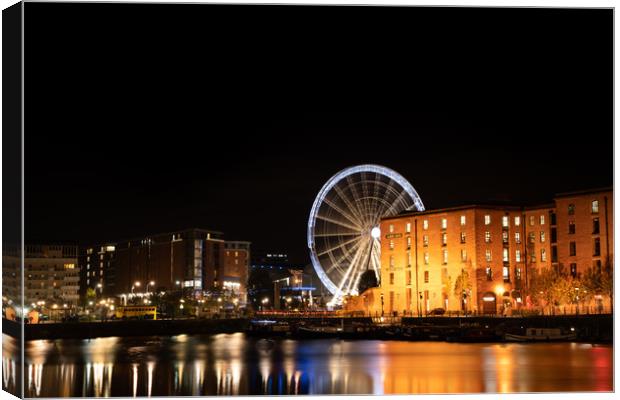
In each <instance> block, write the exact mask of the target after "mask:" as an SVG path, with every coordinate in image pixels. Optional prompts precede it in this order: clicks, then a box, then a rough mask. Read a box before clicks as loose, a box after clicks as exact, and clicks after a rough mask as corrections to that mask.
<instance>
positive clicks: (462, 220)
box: [461, 215, 465, 226]
mask: <svg viewBox="0 0 620 400" xmlns="http://www.w3.org/2000/svg"><path fill="white" fill-rule="evenodd" d="M461 226H465V216H464V215H461Z"/></svg>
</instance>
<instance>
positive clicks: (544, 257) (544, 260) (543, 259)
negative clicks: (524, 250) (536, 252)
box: [540, 249, 547, 262]
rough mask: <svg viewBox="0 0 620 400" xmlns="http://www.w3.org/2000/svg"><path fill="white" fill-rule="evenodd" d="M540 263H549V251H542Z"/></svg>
mask: <svg viewBox="0 0 620 400" xmlns="http://www.w3.org/2000/svg"><path fill="white" fill-rule="evenodd" d="M540 261H542V262H546V261H547V250H545V249H540Z"/></svg>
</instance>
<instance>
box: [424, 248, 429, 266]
mask: <svg viewBox="0 0 620 400" xmlns="http://www.w3.org/2000/svg"><path fill="white" fill-rule="evenodd" d="M428 261H429V256H428V251H426V252H424V264H425V265H428Z"/></svg>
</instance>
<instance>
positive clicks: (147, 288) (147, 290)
mask: <svg viewBox="0 0 620 400" xmlns="http://www.w3.org/2000/svg"><path fill="white" fill-rule="evenodd" d="M149 285H151V286H155V281H150V282H147V283H146V293H147V294H148V292H149Z"/></svg>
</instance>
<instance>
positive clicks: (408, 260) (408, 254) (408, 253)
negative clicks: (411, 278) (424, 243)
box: [407, 251, 411, 267]
mask: <svg viewBox="0 0 620 400" xmlns="http://www.w3.org/2000/svg"><path fill="white" fill-rule="evenodd" d="M407 266H408V267H411V252H410V251H408V252H407Z"/></svg>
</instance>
